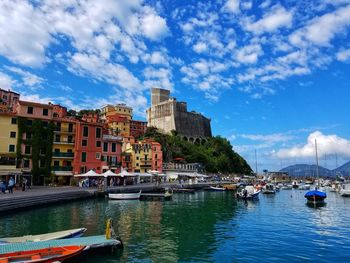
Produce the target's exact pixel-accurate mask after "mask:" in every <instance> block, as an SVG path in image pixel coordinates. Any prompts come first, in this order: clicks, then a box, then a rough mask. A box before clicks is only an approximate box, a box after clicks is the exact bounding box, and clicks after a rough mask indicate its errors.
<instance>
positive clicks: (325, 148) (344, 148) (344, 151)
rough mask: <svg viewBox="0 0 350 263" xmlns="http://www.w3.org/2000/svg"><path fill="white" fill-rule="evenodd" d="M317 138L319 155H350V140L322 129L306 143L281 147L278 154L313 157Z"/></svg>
mask: <svg viewBox="0 0 350 263" xmlns="http://www.w3.org/2000/svg"><path fill="white" fill-rule="evenodd" d="M315 140H317V149H318V154H319V156H323V155H325V154H339V155H341V156H346V157H350V140H347V139H345V138H342V137H339V136H337V135H335V134H333V135H325V134H323V133H322V132H320V131H315V132H313V133H311V134H310V135H309V136H308V138H307V142H306V144H305V145H302V146H295V147H292V148H287V149H281V150H279V151H277V152H276V156H277V157H279V158H298V157H313V156H315V155H316V151H315Z"/></svg>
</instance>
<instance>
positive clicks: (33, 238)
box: [0, 228, 86, 244]
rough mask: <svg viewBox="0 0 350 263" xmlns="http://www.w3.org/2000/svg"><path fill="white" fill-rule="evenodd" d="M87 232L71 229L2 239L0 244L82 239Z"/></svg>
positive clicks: (84, 229) (82, 229)
mask: <svg viewBox="0 0 350 263" xmlns="http://www.w3.org/2000/svg"><path fill="white" fill-rule="evenodd" d="M85 231H86V228H76V229H69V230H64V231H58V232H52V233H46V234H41V235H27V236H22V237H6V238H0V244H6V243H19V242H39V241H48V240H55V239H64V238H72V237H80V236H82V235H83V234H84V233H85Z"/></svg>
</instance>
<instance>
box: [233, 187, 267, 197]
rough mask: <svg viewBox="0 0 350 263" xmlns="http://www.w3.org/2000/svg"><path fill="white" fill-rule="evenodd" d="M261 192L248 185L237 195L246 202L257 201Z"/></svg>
mask: <svg viewBox="0 0 350 263" xmlns="http://www.w3.org/2000/svg"><path fill="white" fill-rule="evenodd" d="M260 192H261V191H260V190H257V189H256V188H255V187H254V186H252V185H247V186H246V187H245V188H244V189H242V190H241V191H240V192H238V193H237V194H236V196H237V198H239V199H244V200H255V199H258V198H259V193H260Z"/></svg>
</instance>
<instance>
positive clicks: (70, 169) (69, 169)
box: [51, 166, 73, 172]
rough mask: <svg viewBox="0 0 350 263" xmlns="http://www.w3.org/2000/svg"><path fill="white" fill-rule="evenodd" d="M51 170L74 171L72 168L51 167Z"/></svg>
mask: <svg viewBox="0 0 350 263" xmlns="http://www.w3.org/2000/svg"><path fill="white" fill-rule="evenodd" d="M51 170H52V171H54V172H71V171H73V167H72V166H51Z"/></svg>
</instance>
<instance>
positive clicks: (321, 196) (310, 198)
mask: <svg viewBox="0 0 350 263" xmlns="http://www.w3.org/2000/svg"><path fill="white" fill-rule="evenodd" d="M315 150H316V176H317V179H318V178H319V174H318V155H317V141H316V139H315ZM318 184H319V180H318ZM318 187H319V185H317V186H316V187H315V190H312V191H308V192H307V193H306V194H305V198H306V199H307V202H308V203H311V204H323V203H324V200H325V199H326V198H327V194H326V193H325V192H322V191H319V190H318Z"/></svg>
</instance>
